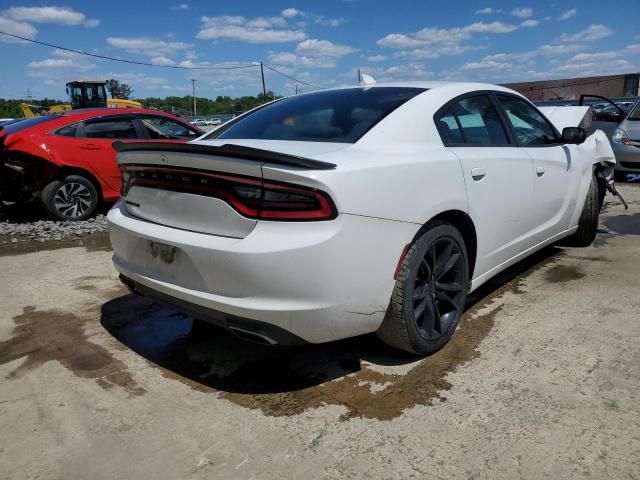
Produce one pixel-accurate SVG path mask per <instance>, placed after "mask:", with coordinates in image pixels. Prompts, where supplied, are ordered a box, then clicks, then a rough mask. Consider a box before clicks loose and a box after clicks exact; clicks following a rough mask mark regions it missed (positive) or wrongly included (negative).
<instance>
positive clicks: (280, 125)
mask: <svg viewBox="0 0 640 480" xmlns="http://www.w3.org/2000/svg"><path fill="white" fill-rule="evenodd" d="M424 91H425V89H424V88H403V87H374V88H368V89H367V88H350V89H343V90H329V91H325V92H315V93H309V94H305V95H299V96H295V97H289V98H285V99H282V100H279V101H277V102H275V103H272V104H270V105H267V106H265V107H263V108H260V109H258V110H256V111H254V112H253V113H250V114H248V115H247V116H245V117H242V118H239V119H238V120H236V121H235V122H233V121H232V122H229V124H228V125H227V126H226V127H222V128H221V129H218V130H215V131H214V132H212V133H211V134H210V135H209V136H208V137H206V138H208V139H214V138H218V139H254V140H299V141H305V142H341V143H355V142H356V141H357V140H358V139H359V138H360V137H362V136H363V135H364V134H365V133H367V131H369V129H371V127H373V126H374V125H375V124H376V123H378V122H379V121H380V120H382V119H383V118H384V117H386V116H387V115H389V114H390V113H391V112H393V111H394V110H395V109H396V108H398V107H399V106H400V105H402V104H403V103H405V102H406V101H407V100H410V99H411V98H413V97H415V96H416V95H418V94H420V93H422V92H424Z"/></svg>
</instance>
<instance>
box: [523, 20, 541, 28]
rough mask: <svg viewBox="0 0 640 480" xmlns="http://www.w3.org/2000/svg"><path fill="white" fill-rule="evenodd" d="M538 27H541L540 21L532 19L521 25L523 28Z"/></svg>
mask: <svg viewBox="0 0 640 480" xmlns="http://www.w3.org/2000/svg"><path fill="white" fill-rule="evenodd" d="M538 25H540V22H539V21H538V20H532V19H531V18H530V19H529V20H525V21H524V22H522V23H521V24H520V26H521V27H537V26H538Z"/></svg>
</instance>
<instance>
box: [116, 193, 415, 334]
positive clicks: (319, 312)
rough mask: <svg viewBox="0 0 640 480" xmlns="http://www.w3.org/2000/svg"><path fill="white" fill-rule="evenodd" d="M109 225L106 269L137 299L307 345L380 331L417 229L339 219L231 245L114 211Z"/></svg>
mask: <svg viewBox="0 0 640 480" xmlns="http://www.w3.org/2000/svg"><path fill="white" fill-rule="evenodd" d="M108 219H109V229H110V235H111V241H112V245H113V250H114V256H113V262H114V265H115V267H116V269H117V270H118V271H119V272H120V273H121V274H122V275H123V276H124V277H125V278H126V279H127V280H128V281H129V282H133V284H134V285H136V286H137V288H136V289H137V291H138V292H139V293H143V294H147V295H149V296H151V297H155V298H159V299H160V300H162V301H164V302H165V303H169V304H172V305H173V306H174V307H176V308H177V309H178V310H180V311H184V312H185V313H191V314H195V315H196V316H197V317H199V318H202V319H204V320H210V321H212V322H213V323H217V324H219V325H222V326H226V327H227V328H228V327H229V324H230V322H231V324H233V322H239V323H238V325H239V324H240V323H241V320H243V321H245V324H246V321H247V320H249V321H251V320H253V321H256V322H260V323H262V324H266V325H268V326H272V327H274V329H275V331H279V330H282V331H284V332H286V333H288V334H290V335H292V336H293V337H294V338H295V339H298V340H300V341H304V342H310V343H321V342H327V341H331V340H337V339H340V338H346V337H351V336H355V335H360V334H364V333H370V332H373V331H375V330H377V329H378V327H379V326H380V324H381V323H382V320H383V318H384V314H385V312H386V309H387V306H388V303H389V299H390V296H391V291H392V289H393V285H394V282H395V281H394V278H393V274H394V271H395V268H396V265H397V262H398V258H399V256H400V254H401V252H402V250H403V248H404V246H405V245H406V244H407V243H409V242H410V241H411V239H412V238H413V235H414V234H415V232H416V231H417V229H418V228H419V227H418V226H417V225H415V224H411V223H405V222H394V221H389V220H381V219H373V218H368V217H360V216H354V215H340V216H339V217H338V218H337V219H335V220H333V221H327V222H307V223H293V222H292V223H288V222H258V224H257V225H256V227H255V229H254V230H253V231H252V232H251V233H250V234H249V235H247V236H246V237H245V238H243V239H236V238H225V237H219V236H214V235H208V234H202V233H195V232H188V231H184V230H179V229H175V228H171V227H166V226H163V225H158V224H154V223H151V222H147V221H144V220H141V219H138V218H135V217H133V216H131V215H130V214H129V213H128V212H127V211H126V209H125V208H124V207H123V206H122V205H118V206H116V208H114V209H112V210H111V211H110V212H109V215H108ZM151 242H160V243H162V244H165V245H169V246H172V247H175V248H176V252H177V253H176V255H175V259H174V261H173V262H172V263H169V264H168V263H165V261H164V260H162V259H161V258H160V257H161V256H158V255H157V256H156V257H154V256H153V255H152V254H151ZM145 292H146V293H145ZM160 297H162V298H160ZM192 308H195V309H196V310H197V312H195V313H194V312H193V311H192V310H191V309H192ZM258 326H259V325H258ZM254 327H255V325H254ZM241 328H242V327H241ZM261 328H262V330H264V329H265V327H264V326H262V327H261ZM285 336H286V335H285ZM298 340H293V341H292V340H291V339H289V340H288V341H286V343H300V341H298ZM279 343H280V342H279Z"/></svg>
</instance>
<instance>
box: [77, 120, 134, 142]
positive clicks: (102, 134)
mask: <svg viewBox="0 0 640 480" xmlns="http://www.w3.org/2000/svg"><path fill="white" fill-rule="evenodd" d="M82 136H83V137H86V138H126V139H129V138H138V135H137V133H136V129H135V127H134V125H133V120H131V119H130V118H122V119H110V120H99V121H96V122H87V123H85V124H84V134H83V135H82Z"/></svg>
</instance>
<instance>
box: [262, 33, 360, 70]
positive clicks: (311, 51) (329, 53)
mask: <svg viewBox="0 0 640 480" xmlns="http://www.w3.org/2000/svg"><path fill="white" fill-rule="evenodd" d="M355 51H356V49H354V48H351V47H350V46H348V45H341V44H338V43H333V42H330V41H328V40H318V39H315V38H310V39H307V40H304V41H303V42H300V43H298V45H297V46H296V49H295V51H294V52H269V61H270V62H272V63H274V64H276V65H285V66H291V67H295V66H302V67H309V68H333V67H335V66H336V64H337V62H338V61H339V60H340V59H341V58H342V57H344V56H345V55H348V54H350V53H353V52H355Z"/></svg>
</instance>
